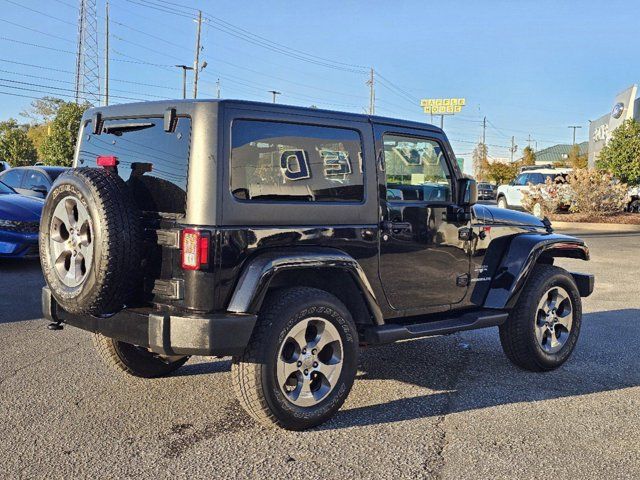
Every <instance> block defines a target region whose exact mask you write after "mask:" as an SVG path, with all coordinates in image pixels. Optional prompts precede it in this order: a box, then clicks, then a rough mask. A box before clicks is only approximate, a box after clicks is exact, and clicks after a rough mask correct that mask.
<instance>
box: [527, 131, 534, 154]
mask: <svg viewBox="0 0 640 480" xmlns="http://www.w3.org/2000/svg"><path fill="white" fill-rule="evenodd" d="M532 141H533V140H532V139H531V134H529V137H528V138H527V146H528V147H529V150H531V142H532Z"/></svg>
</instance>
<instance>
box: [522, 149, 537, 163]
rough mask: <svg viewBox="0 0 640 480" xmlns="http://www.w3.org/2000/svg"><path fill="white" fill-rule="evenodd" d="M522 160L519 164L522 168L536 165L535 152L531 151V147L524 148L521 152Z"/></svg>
mask: <svg viewBox="0 0 640 480" xmlns="http://www.w3.org/2000/svg"><path fill="white" fill-rule="evenodd" d="M522 153H523V155H522V160H521V164H522V165H523V166H531V165H535V164H536V152H534V151H533V148H531V147H524V150H523V151H522Z"/></svg>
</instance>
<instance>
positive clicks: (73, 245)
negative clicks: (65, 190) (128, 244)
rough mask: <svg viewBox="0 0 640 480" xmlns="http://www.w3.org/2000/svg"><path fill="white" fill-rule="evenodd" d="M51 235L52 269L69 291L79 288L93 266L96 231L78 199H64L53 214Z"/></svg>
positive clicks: (71, 197)
mask: <svg viewBox="0 0 640 480" xmlns="http://www.w3.org/2000/svg"><path fill="white" fill-rule="evenodd" d="M50 232H51V233H50V235H49V247H50V248H49V255H50V260H51V265H53V269H54V270H55V272H56V274H57V275H58V278H59V279H60V281H61V282H62V283H63V284H64V285H65V286H67V287H77V286H78V285H80V284H81V283H82V282H83V281H84V279H85V278H86V276H87V273H88V272H89V270H90V269H91V264H92V262H93V231H92V226H91V218H90V216H89V212H88V210H87V207H85V206H84V205H83V204H82V202H80V201H79V200H78V199H77V198H76V197H73V196H67V197H65V198H63V199H62V200H61V201H60V202H58V205H56V208H55V210H54V212H53V216H52V219H51V226H50Z"/></svg>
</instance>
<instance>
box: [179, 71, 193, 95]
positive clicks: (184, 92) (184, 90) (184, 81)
mask: <svg viewBox="0 0 640 480" xmlns="http://www.w3.org/2000/svg"><path fill="white" fill-rule="evenodd" d="M175 66H176V67H178V68H181V69H182V98H187V70H193V67H188V66H187V65H175Z"/></svg>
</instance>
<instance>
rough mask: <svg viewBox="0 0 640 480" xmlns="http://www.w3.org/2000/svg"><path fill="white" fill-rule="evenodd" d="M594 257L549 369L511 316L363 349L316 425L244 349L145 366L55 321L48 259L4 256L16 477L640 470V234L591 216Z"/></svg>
mask: <svg viewBox="0 0 640 480" xmlns="http://www.w3.org/2000/svg"><path fill="white" fill-rule="evenodd" d="M581 235H582V236H584V237H585V238H586V239H587V240H588V243H589V245H590V247H591V251H592V261H591V262H589V263H583V262H579V261H569V260H568V261H563V262H561V263H562V265H564V266H567V267H569V268H572V269H580V270H582V271H587V272H591V273H594V274H595V275H596V278H597V286H596V291H595V293H594V295H593V296H592V297H590V298H588V299H586V300H585V302H584V311H585V317H584V324H583V330H582V333H581V339H580V341H579V344H578V347H577V349H576V351H575V353H574V356H573V357H572V358H571V359H570V361H569V362H568V363H567V364H566V365H565V366H564V367H562V368H561V369H559V370H557V371H555V372H551V373H546V374H535V373H530V372H524V371H522V370H519V369H517V368H516V367H514V366H512V365H511V364H510V363H508V361H507V360H506V358H505V357H504V356H503V354H502V351H501V349H500V344H499V341H498V335H497V329H495V328H491V329H486V330H482V331H477V332H466V333H462V334H456V335H452V336H447V337H438V338H430V339H424V340H420V341H414V342H406V343H400V344H396V345H390V346H385V347H377V348H372V349H369V350H365V351H363V352H362V355H361V362H360V363H361V365H360V369H359V374H358V380H357V381H356V384H355V386H354V389H353V391H352V393H351V395H350V396H349V398H348V400H347V402H346V404H345V405H344V407H343V408H342V410H341V411H340V412H339V414H338V415H337V416H336V417H335V418H334V419H333V420H332V421H331V422H329V423H328V424H326V425H324V426H322V427H321V428H318V429H315V430H313V431H308V432H300V433H292V432H286V431H279V430H268V429H264V428H262V427H259V426H257V425H255V424H254V423H253V422H252V421H251V420H250V419H249V418H248V417H247V416H245V414H244V412H243V411H242V410H241V408H240V406H239V404H238V403H237V402H236V400H235V398H234V396H233V393H232V390H231V384H230V383H231V382H230V376H229V368H230V364H229V360H228V359H220V360H214V361H211V360H210V359H206V358H195V359H192V360H191V361H190V362H189V363H188V364H187V365H186V366H185V367H183V368H182V369H180V370H179V371H178V372H177V374H176V375H174V376H172V377H169V378H164V379H158V380H138V379H134V378H131V377H127V376H123V375H120V374H118V373H116V372H112V371H111V370H108V369H107V368H105V366H104V365H103V364H102V363H101V360H100V359H99V358H98V356H97V354H96V353H95V352H94V350H93V347H92V344H91V339H90V336H89V334H87V333H85V332H83V331H80V330H77V329H73V328H70V327H68V328H65V329H64V330H63V331H61V332H49V331H48V330H47V329H46V327H45V325H46V324H45V322H44V321H43V320H40V319H39V317H40V312H39V311H40V306H39V296H40V287H41V286H42V285H43V279H42V275H41V273H40V267H39V264H38V263H37V262H26V263H25V262H4V263H2V264H0V340H1V341H2V348H1V349H0V418H1V421H0V439H1V441H0V477H2V478H17V477H22V478H44V477H47V478H78V477H107V478H125V477H134V476H135V477H139V478H150V477H154V478H202V477H207V478H212V477H214V478H234V477H235V478H246V477H256V478H276V477H290V478H305V480H311V479H313V478H328V477H332V478H352V477H355V478H365V477H366V478H400V477H412V478H414V477H420V478H452V479H457V478H519V479H523V478H543V477H545V478H550V477H554V478H594V477H596V476H597V477H602V478H606V477H611V478H638V477H640V440H639V438H640V387H639V385H640V353H639V352H640V282H638V271H640V256H639V255H638V252H640V234H591V233H588V232H587V233H584V232H583V233H581Z"/></svg>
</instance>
